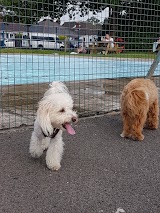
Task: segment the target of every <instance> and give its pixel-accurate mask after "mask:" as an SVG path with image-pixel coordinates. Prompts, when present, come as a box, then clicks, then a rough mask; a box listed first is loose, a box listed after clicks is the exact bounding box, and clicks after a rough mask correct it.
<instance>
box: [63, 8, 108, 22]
mask: <svg viewBox="0 0 160 213" xmlns="http://www.w3.org/2000/svg"><path fill="white" fill-rule="evenodd" d="M74 14H75V16H74V18H72V19H70V18H69V14H68V13H66V14H65V15H63V16H62V17H61V19H60V20H61V24H63V23H64V22H66V21H86V20H87V19H88V18H91V17H92V16H94V17H95V18H97V19H99V20H100V22H103V21H104V19H105V18H108V16H109V8H108V7H107V8H105V9H104V10H103V11H102V12H99V13H97V14H96V15H93V12H92V11H89V13H88V15H86V16H84V17H80V15H81V12H80V11H79V9H78V8H77V10H76V11H75V12H74Z"/></svg>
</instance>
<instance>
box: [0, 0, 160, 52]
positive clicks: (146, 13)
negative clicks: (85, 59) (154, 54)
mask: <svg viewBox="0 0 160 213" xmlns="http://www.w3.org/2000/svg"><path fill="white" fill-rule="evenodd" d="M0 4H1V5H4V7H6V8H7V9H8V10H13V11H14V12H15V15H12V16H6V17H5V19H6V21H12V22H22V23H25V24H27V25H31V24H33V23H35V22H37V21H38V20H39V18H40V17H42V16H48V15H50V16H51V17H52V18H60V17H61V16H62V15H63V14H65V13H66V12H67V13H69V15H70V18H72V17H74V16H75V12H76V10H77V8H78V9H79V11H80V12H81V16H82V17H83V16H85V15H87V14H88V13H89V11H92V12H93V13H97V12H100V11H102V10H104V9H105V8H106V7H108V8H109V17H106V18H105V20H104V24H103V28H102V34H104V33H105V32H106V31H108V32H109V33H110V34H111V35H112V36H114V37H116V36H121V37H123V38H125V41H127V42H129V43H130V44H129V45H128V48H131V49H136V48H144V49H146V48H147V44H149V43H152V42H151V39H152V41H153V39H154V38H156V37H157V36H158V34H159V29H160V16H159V12H160V4H159V0H98V1H97V0H92V1H82V0H79V1H73V0H55V1H54V0H37V1H33V0H0ZM142 43H144V44H142ZM140 44H141V46H140ZM137 45H138V46H137ZM126 47H127V45H126Z"/></svg>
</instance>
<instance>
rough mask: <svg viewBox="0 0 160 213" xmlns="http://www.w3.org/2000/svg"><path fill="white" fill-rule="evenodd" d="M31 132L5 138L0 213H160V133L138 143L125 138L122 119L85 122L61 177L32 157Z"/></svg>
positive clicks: (69, 142)
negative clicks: (121, 134) (30, 147)
mask: <svg viewBox="0 0 160 213" xmlns="http://www.w3.org/2000/svg"><path fill="white" fill-rule="evenodd" d="M32 129H33V127H21V128H17V129H12V130H5V131H1V132H0V147H1V149H0V167H1V168H0V171H1V175H0V183H1V184H0V198H1V199H0V202H1V204H0V212H2V213H30V212H33V213H102V212H103V213H121V212H125V213H159V212H160V140H159V138H160V128H159V129H158V130H154V131H151V130H144V135H145V139H144V141H143V142H138V141H132V140H129V139H123V138H121V137H120V133H121V131H122V121H121V118H120V115H119V114H115V115H114V114H112V115H106V116H103V117H96V118H86V119H81V120H80V121H79V123H77V125H76V127H75V130H76V133H77V134H76V135H75V136H70V135H67V133H65V134H64V141H65V152H64V156H63V160H62V167H61V169H60V170H59V171H58V172H54V171H50V170H48V169H47V168H46V165H45V155H43V156H42V157H41V158H40V159H37V160H34V159H32V158H31V157H30V156H29V154H28V147H29V140H30V136H31V132H32ZM120 208H121V209H120ZM122 210H123V211H122Z"/></svg>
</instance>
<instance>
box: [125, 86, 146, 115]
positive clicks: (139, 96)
mask: <svg viewBox="0 0 160 213" xmlns="http://www.w3.org/2000/svg"><path fill="white" fill-rule="evenodd" d="M125 100H126V106H127V108H128V109H130V111H131V112H133V114H134V115H136V114H138V113H139V112H140V111H141V110H142V112H143V110H144V107H147V106H148V101H149V96H148V94H147V93H146V92H145V90H144V89H143V88H138V89H134V90H133V91H131V92H130V93H128V94H127V95H126V99H125Z"/></svg>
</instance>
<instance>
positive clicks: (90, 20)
mask: <svg viewBox="0 0 160 213" xmlns="http://www.w3.org/2000/svg"><path fill="white" fill-rule="evenodd" d="M87 22H89V23H92V24H98V23H100V20H99V19H98V18H96V17H94V16H92V17H91V18H88V19H87Z"/></svg>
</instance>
